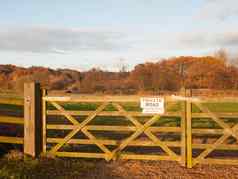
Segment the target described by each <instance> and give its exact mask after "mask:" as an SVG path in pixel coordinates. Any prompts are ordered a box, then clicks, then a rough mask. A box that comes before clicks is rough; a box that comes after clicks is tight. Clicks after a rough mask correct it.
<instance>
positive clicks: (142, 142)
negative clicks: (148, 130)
mask: <svg viewBox="0 0 238 179" xmlns="http://www.w3.org/2000/svg"><path fill="white" fill-rule="evenodd" d="M61 141H63V138H47V142H48V143H59V142H61ZM95 141H97V142H100V143H102V144H104V145H118V140H112V139H95V140H94V141H92V140H89V139H70V140H69V141H68V142H67V143H68V144H82V145H87V144H89V145H91V144H92V145H93V144H95ZM163 143H164V144H165V145H167V146H168V147H181V142H180V141H174V142H172V141H163ZM128 146H142V147H143V146H148V147H156V146H160V145H158V144H157V143H154V142H153V141H150V140H134V141H131V142H130V143H129V144H128Z"/></svg>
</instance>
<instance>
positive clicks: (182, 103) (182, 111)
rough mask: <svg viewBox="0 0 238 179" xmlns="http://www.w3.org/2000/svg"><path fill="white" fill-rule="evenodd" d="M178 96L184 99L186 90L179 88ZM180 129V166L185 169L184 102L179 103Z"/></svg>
mask: <svg viewBox="0 0 238 179" xmlns="http://www.w3.org/2000/svg"><path fill="white" fill-rule="evenodd" d="M179 93H180V96H183V97H185V96H186V90H185V88H181V89H180V92H179ZM181 129H182V134H181V143H182V147H181V157H182V160H181V163H180V164H181V165H182V166H184V167H186V163H187V152H186V149H187V147H186V145H187V143H186V101H182V102H181Z"/></svg>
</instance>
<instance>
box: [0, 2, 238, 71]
mask: <svg viewBox="0 0 238 179" xmlns="http://www.w3.org/2000/svg"><path fill="white" fill-rule="evenodd" d="M237 29H238V1H237V0H167V1H164V0H120V1H119V0H70V1H66V0H57V1H56V0H8V1H5V0H0V64H9V63H12V64H16V65H21V66H32V65H40V66H49V67H52V68H64V67H67V68H74V69H79V70H87V69H89V68H92V67H101V68H104V69H108V70H117V69H118V63H119V59H124V63H127V64H128V65H129V66H130V67H133V66H134V65H136V64H138V63H143V62H145V61H156V60H158V59H160V58H167V57H172V56H180V55H209V54H212V53H213V52H214V51H215V50H217V49H220V48H225V49H227V50H228V51H229V52H231V53H233V54H236V51H237V47H238V31H237Z"/></svg>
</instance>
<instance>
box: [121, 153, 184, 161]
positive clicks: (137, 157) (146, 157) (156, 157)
mask: <svg viewBox="0 0 238 179" xmlns="http://www.w3.org/2000/svg"><path fill="white" fill-rule="evenodd" d="M118 158H119V159H127V160H128V159H133V160H172V161H174V160H175V161H180V160H181V157H178V158H176V159H174V158H173V157H171V156H163V155H139V154H137V155H136V154H120V155H119V157H118Z"/></svg>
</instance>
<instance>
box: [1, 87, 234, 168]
mask: <svg viewBox="0 0 238 179" xmlns="http://www.w3.org/2000/svg"><path fill="white" fill-rule="evenodd" d="M24 95H25V97H24V101H23V100H14V99H9V98H2V99H0V104H2V103H3V104H6V103H7V104H12V105H23V103H24V122H23V118H19V117H6V116H4V117H0V122H1V123H16V124H21V125H22V124H24V139H23V138H22V137H7V136H1V137H0V143H4V142H6V143H18V144H23V143H24V153H26V154H28V155H31V156H33V157H35V156H38V155H39V154H40V153H41V152H43V153H49V154H51V155H56V156H59V157H84V158H103V159H105V160H107V161H109V160H116V159H142V160H170V161H177V162H179V163H180V164H181V165H183V166H186V167H188V168H191V167H193V166H194V165H196V164H203V163H206V164H207V163H208V164H238V156H237V153H238V143H237V141H238V140H237V139H238V109H237V112H222V111H219V112H218V111H212V110H211V109H210V108H209V107H208V106H207V104H208V103H214V104H219V103H224V102H225V103H238V98H222V99H221V98H212V99H211V98H207V99H205V98H204V99H201V98H199V99H198V98H192V97H191V92H190V91H189V90H187V91H186V93H184V94H183V97H173V96H164V98H165V108H166V110H165V113H164V114H163V115H149V114H143V113H142V112H141V110H140V108H139V105H138V104H139V101H140V96H79V95H75V96H73V95H70V96H50V95H47V94H46V92H45V91H44V90H41V89H40V85H39V84H34V83H31V84H26V85H25V93H24ZM198 123H199V125H197V124H198Z"/></svg>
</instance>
